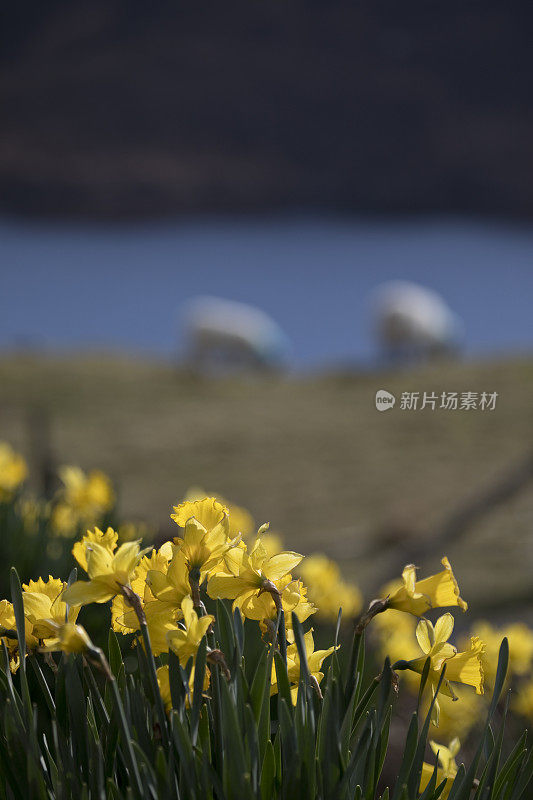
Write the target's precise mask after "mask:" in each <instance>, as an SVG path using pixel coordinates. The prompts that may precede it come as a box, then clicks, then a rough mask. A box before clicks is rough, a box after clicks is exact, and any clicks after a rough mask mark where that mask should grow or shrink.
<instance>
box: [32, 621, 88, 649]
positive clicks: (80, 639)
mask: <svg viewBox="0 0 533 800" xmlns="http://www.w3.org/2000/svg"><path fill="white" fill-rule="evenodd" d="M51 628H53V630H54V634H55V635H54V641H52V642H49V643H48V644H47V645H45V646H44V647H40V648H39V650H40V651H41V652H43V653H50V652H56V651H61V652H63V653H97V652H100V651H99V650H98V648H97V647H95V646H94V644H93V643H92V641H91V639H90V638H89V634H88V633H87V631H86V630H85V628H84V627H83V626H82V625H75V624H74V623H73V622H64V623H63V624H62V625H60V624H58V623H57V622H51Z"/></svg>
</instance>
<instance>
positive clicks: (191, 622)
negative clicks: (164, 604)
mask: <svg viewBox="0 0 533 800" xmlns="http://www.w3.org/2000/svg"><path fill="white" fill-rule="evenodd" d="M181 611H182V613H183V623H182V625H181V626H180V627H179V628H174V629H173V630H170V631H169V632H168V633H167V634H166V637H167V642H168V645H169V647H170V649H171V650H172V651H173V652H174V653H176V655H177V656H178V658H179V660H180V664H181V666H182V667H184V666H185V665H186V664H187V662H188V660H189V658H191V656H192V657H193V658H195V657H196V653H197V652H198V648H199V646H200V642H201V641H202V639H203V637H204V636H205V635H206V633H207V631H208V629H209V627H210V626H211V624H212V623H213V622H214V621H215V618H214V617H213V616H212V615H211V614H205V615H204V616H203V617H199V616H198V614H197V613H196V611H195V610H194V606H193V601H192V597H190V596H187V597H184V598H183V600H182V603H181Z"/></svg>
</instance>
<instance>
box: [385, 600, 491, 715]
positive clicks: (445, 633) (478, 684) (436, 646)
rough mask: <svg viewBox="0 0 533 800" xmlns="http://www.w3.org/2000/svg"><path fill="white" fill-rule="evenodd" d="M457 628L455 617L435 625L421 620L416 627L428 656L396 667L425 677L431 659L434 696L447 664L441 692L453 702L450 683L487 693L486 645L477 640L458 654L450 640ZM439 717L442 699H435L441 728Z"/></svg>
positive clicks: (399, 662) (434, 710) (398, 663)
mask: <svg viewBox="0 0 533 800" xmlns="http://www.w3.org/2000/svg"><path fill="white" fill-rule="evenodd" d="M453 626H454V620H453V617H452V615H451V614H443V616H442V617H440V618H439V619H438V620H437V622H436V623H435V626H433V625H432V624H431V622H429V620H426V619H421V620H420V622H419V623H418V625H417V628H416V638H417V641H418V644H419V645H420V649H421V650H422V652H423V653H424V655H423V656H422V657H421V658H415V659H412V660H411V661H397V662H396V663H395V664H394V667H393V668H394V669H409V670H412V671H413V672H418V673H419V674H422V673H423V671H424V668H425V664H426V661H427V659H428V658H429V659H430V665H429V672H428V684H429V685H430V686H431V688H432V691H433V693H435V692H436V691H437V686H438V684H439V681H440V677H441V672H442V668H443V666H444V665H446V675H445V679H444V680H443V681H442V683H441V686H440V690H439V691H440V692H441V693H442V694H444V695H447V696H448V697H451V698H452V699H453V700H456V699H457V696H456V694H455V692H454V691H453V688H452V686H451V683H450V682H455V683H462V684H466V685H467V686H473V687H474V688H475V690H476V693H477V694H483V691H484V689H483V665H482V655H483V652H484V649H485V645H484V644H483V642H481V641H480V639H478V638H477V637H473V638H472V640H471V647H470V650H467V651H465V652H462V653H458V652H457V649H456V648H455V647H454V646H453V645H451V644H450V643H449V642H448V641H447V640H448V638H449V637H450V636H451V634H452V632H453ZM439 714H440V707H439V703H438V699H435V703H434V707H433V713H432V720H433V722H434V724H435V725H438V720H439Z"/></svg>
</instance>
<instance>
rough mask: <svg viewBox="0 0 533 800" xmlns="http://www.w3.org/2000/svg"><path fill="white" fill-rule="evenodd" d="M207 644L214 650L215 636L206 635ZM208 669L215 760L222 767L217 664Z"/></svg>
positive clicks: (220, 707) (220, 698)
mask: <svg viewBox="0 0 533 800" xmlns="http://www.w3.org/2000/svg"><path fill="white" fill-rule="evenodd" d="M207 642H208V644H209V647H210V648H211V649H215V648H216V641H215V634H214V633H208V634H207ZM209 669H210V671H211V681H212V683H213V699H214V704H213V717H214V722H215V752H216V754H217V758H220V762H221V765H222V757H223V752H224V751H223V736H222V697H221V694H220V667H219V666H218V664H210V665H209ZM220 774H221V775H222V769H221V770H220Z"/></svg>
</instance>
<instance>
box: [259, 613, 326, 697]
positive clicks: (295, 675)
mask: <svg viewBox="0 0 533 800" xmlns="http://www.w3.org/2000/svg"><path fill="white" fill-rule="evenodd" d="M289 635H290V634H289ZM304 643H305V651H306V657H307V666H308V669H309V674H310V676H311V678H312V679H313V680H314V681H315V682H316V686H318V685H319V684H320V682H321V681H322V678H323V677H324V674H323V673H322V672H321V671H320V670H321V667H322V664H323V662H324V660H325V659H326V658H328V656H330V655H331V654H332V653H333V651H334V650H335V648H334V647H329V648H328V649H327V650H315V643H314V639H313V629H311V630H309V631H307V633H306V634H305V635H304ZM287 674H288V676H289V681H290V683H291V684H293V685H292V686H291V699H292V702H293V703H296V699H297V697H298V684H299V682H300V655H299V653H298V647H297V646H296V644H295V643H294V642H293V643H292V644H290V645H289V646H288V647H287ZM277 691H278V680H277V675H276V668H275V665H274V664H273V665H272V677H271V684H270V694H271V695H273V694H276V693H277Z"/></svg>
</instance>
